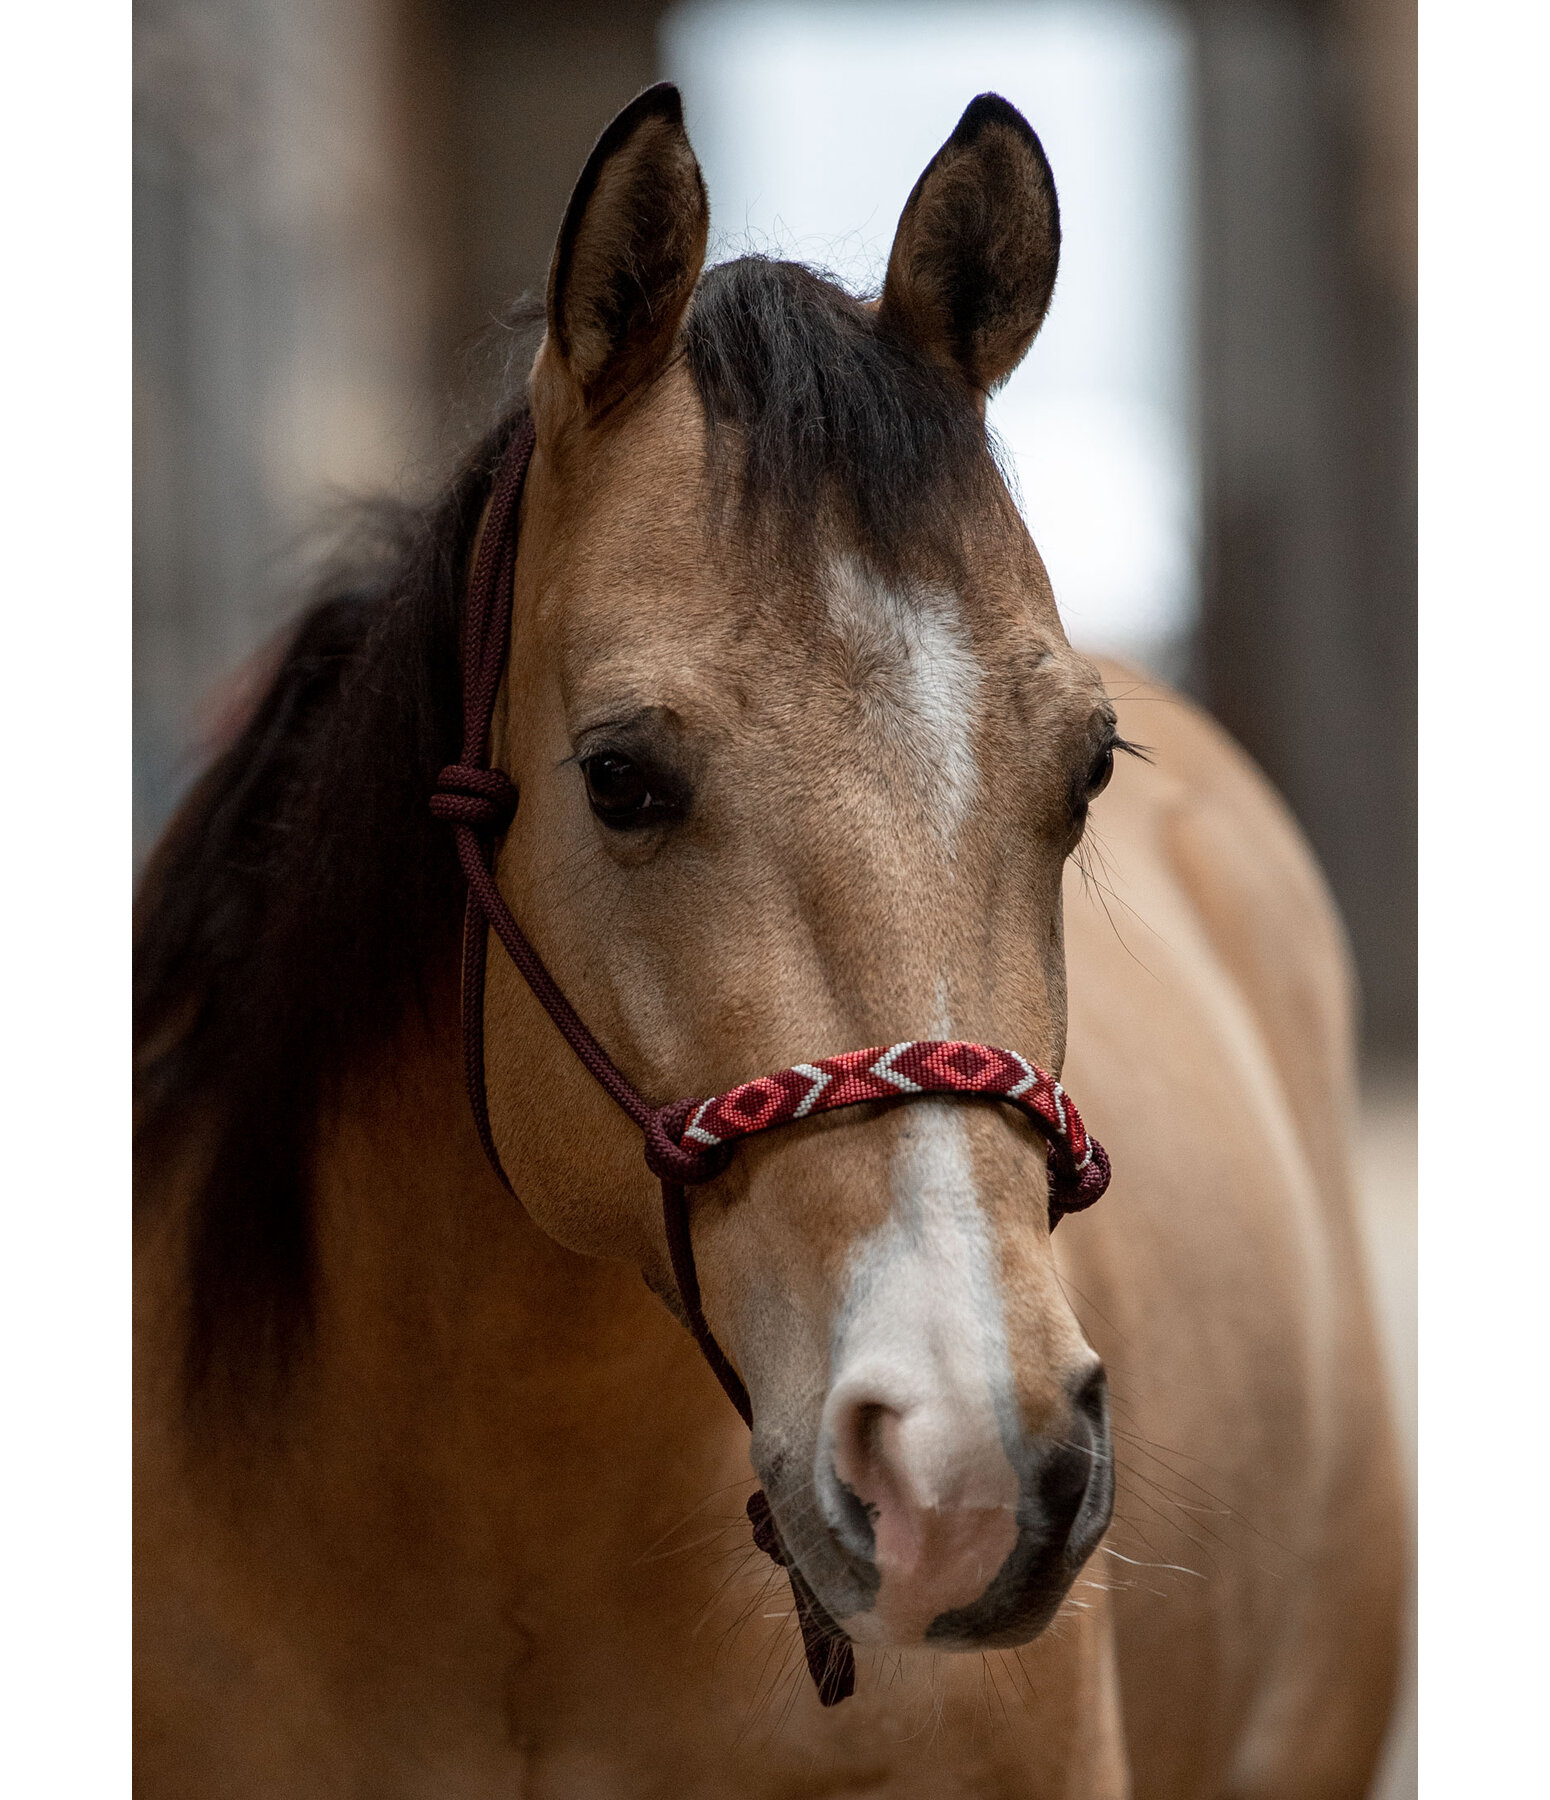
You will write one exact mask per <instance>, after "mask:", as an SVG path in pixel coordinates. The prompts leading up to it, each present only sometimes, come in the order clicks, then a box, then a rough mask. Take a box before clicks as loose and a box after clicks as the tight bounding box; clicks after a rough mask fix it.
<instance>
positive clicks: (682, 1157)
mask: <svg viewBox="0 0 1550 1800" xmlns="http://www.w3.org/2000/svg"><path fill="white" fill-rule="evenodd" d="M699 1104H700V1102H699V1101H698V1100H672V1101H669V1102H668V1104H667V1105H666V1106H658V1107H655V1108H653V1109H652V1111H651V1112H650V1114H649V1115H648V1116H647V1118H646V1122H645V1124H644V1126H643V1127H642V1130H643V1131H644V1132H645V1136H646V1167H647V1168H648V1169H650V1171H651V1172H652V1174H653V1175H655V1176H656V1178H657V1180H658V1181H671V1182H674V1183H676V1184H677V1185H678V1186H679V1187H693V1186H694V1185H695V1183H696V1182H700V1181H711V1180H713V1179H714V1178H715V1177H716V1176H717V1175H719V1174H720V1173H721V1171H722V1170H723V1169H724V1168H726V1166H727V1164H728V1163H729V1162H731V1160H732V1153H733V1151H734V1150H735V1149H736V1148H737V1146H736V1144H730V1143H729V1144H685V1143H684V1142H683V1141H682V1139H683V1129H684V1126H685V1125H686V1124H687V1123H688V1121H689V1114H690V1113H692V1112H693V1111H694V1110H695V1108H696V1107H697V1106H698V1105H699Z"/></svg>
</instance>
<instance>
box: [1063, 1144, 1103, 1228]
mask: <svg viewBox="0 0 1550 1800" xmlns="http://www.w3.org/2000/svg"><path fill="white" fill-rule="evenodd" d="M1087 1142H1088V1156H1087V1161H1086V1162H1085V1163H1084V1164H1083V1165H1082V1167H1081V1168H1080V1169H1075V1170H1072V1169H1070V1168H1069V1167H1065V1168H1063V1167H1062V1166H1061V1165H1062V1158H1061V1156H1060V1154H1059V1153H1058V1152H1057V1151H1056V1150H1055V1149H1054V1148H1053V1146H1052V1147H1051V1149H1050V1154H1049V1173H1050V1197H1049V1204H1050V1224H1051V1225H1053V1224H1054V1222H1055V1220H1056V1219H1057V1218H1059V1217H1062V1216H1064V1214H1066V1213H1074V1212H1084V1211H1085V1210H1086V1209H1087V1208H1088V1207H1089V1206H1091V1205H1092V1203H1093V1202H1094V1201H1095V1200H1101V1199H1102V1198H1103V1195H1104V1191H1105V1190H1106V1189H1107V1187H1108V1185H1109V1177H1110V1175H1111V1173H1112V1171H1111V1170H1110V1168H1109V1153H1108V1151H1107V1150H1105V1149H1104V1147H1103V1145H1102V1144H1100V1143H1099V1142H1098V1140H1097V1138H1089V1139H1088V1140H1087Z"/></svg>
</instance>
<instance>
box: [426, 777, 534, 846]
mask: <svg viewBox="0 0 1550 1800" xmlns="http://www.w3.org/2000/svg"><path fill="white" fill-rule="evenodd" d="M516 812H517V790H516V788H515V786H514V785H513V784H512V781H511V778H510V776H508V775H507V774H506V773H505V772H504V771H503V770H501V769H481V768H478V767H477V766H476V765H474V764H473V763H448V764H447V766H446V768H444V769H443V770H442V771H441V773H440V774H439V775H438V776H437V777H436V790H435V792H434V793H433V794H432V795H431V813H432V815H433V816H434V817H436V818H438V819H445V820H446V821H447V823H448V824H449V825H469V826H472V827H473V829H474V830H475V831H504V830H505V829H506V827H507V826H508V825H509V824H510V823H511V821H512V820H513V819H514V818H515V817H516Z"/></svg>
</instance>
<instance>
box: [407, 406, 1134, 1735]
mask: <svg viewBox="0 0 1550 1800" xmlns="http://www.w3.org/2000/svg"><path fill="white" fill-rule="evenodd" d="M533 442H534V436H533V426H532V422H531V421H530V420H526V419H524V420H523V421H522V422H521V424H519V425H518V427H517V429H516V431H515V433H514V434H513V436H512V440H511V443H510V445H509V446H508V448H507V450H506V454H505V456H504V458H503V459H502V462H501V466H500V470H499V472H498V473H497V475H496V478H495V485H494V488H493V490H492V492H491V495H490V504H489V509H488V511H487V513H486V515H485V520H484V526H483V529H482V532H481V535H480V539H479V549H478V554H477V555H476V557H475V559H474V569H473V575H472V578H471V580H470V583H469V592H468V601H467V608H466V611H465V615H464V621H463V653H462V661H463V670H462V673H463V747H462V756H461V760H460V761H458V762H455V763H450V764H449V765H448V766H447V767H446V768H444V769H443V770H442V771H441V774H440V776H439V777H438V778H437V782H436V789H435V792H434V793H433V794H432V796H431V802H430V806H431V811H432V813H433V814H434V815H435V816H436V817H437V818H438V819H443V820H445V821H446V822H447V823H448V824H449V825H450V826H451V827H452V830H453V834H454V836H455V838H456V840H457V854H458V861H459V862H460V863H461V865H462V868H463V874H464V876H465V878H466V879H467V882H468V905H467V910H466V912H465V914H464V919H463V998H462V1012H463V1071H464V1078H465V1081H466V1084H467V1087H468V1099H469V1104H470V1106H471V1107H472V1108H473V1114H474V1123H475V1125H476V1126H477V1127H478V1131H479V1141H480V1143H481V1144H483V1146H484V1153H485V1155H486V1156H487V1157H488V1158H489V1160H490V1164H491V1166H492V1167H493V1168H494V1170H495V1172H496V1174H497V1175H498V1176H499V1177H500V1178H501V1181H502V1182H503V1183H504V1185H505V1186H506V1189H507V1191H508V1192H511V1191H513V1190H512V1188H511V1183H510V1181H508V1180H507V1178H506V1171H505V1169H504V1168H503V1167H502V1166H501V1159H500V1153H499V1151H497V1149H496V1147H495V1139H494V1137H493V1135H492V1133H491V1131H490V1114H489V1103H488V1100H487V1097H486V1094H485V1081H484V976H485V955H486V928H487V927H488V929H490V930H493V931H494V932H495V935H496V936H497V937H498V938H499V939H500V941H501V944H502V945H503V946H504V948H505V950H506V953H507V955H508V956H510V958H511V960H512V961H513V962H514V963H515V964H516V966H517V970H518V972H519V973H520V974H521V976H522V978H523V980H524V981H526V982H527V984H528V986H529V987H530V988H531V989H532V991H533V993H534V995H535V996H536V997H537V999H538V1002H539V1004H540V1005H541V1006H542V1007H543V1009H544V1011H545V1012H547V1013H548V1015H549V1017H550V1018H551V1019H552V1020H553V1021H554V1024H555V1027H556V1028H557V1029H558V1031H559V1032H560V1034H561V1036H562V1037H563V1038H564V1039H565V1041H566V1042H567V1043H568V1044H569V1045H570V1047H571V1049H572V1050H574V1051H575V1053H576V1055H577V1056H578V1057H579V1058H580V1059H581V1062H582V1064H583V1066H584V1067H585V1068H586V1070H587V1071H588V1073H589V1074H590V1075H591V1076H592V1077H593V1079H594V1080H595V1081H597V1082H598V1083H599V1085H600V1086H601V1087H602V1088H603V1089H604V1091H605V1092H606V1093H607V1094H608V1095H609V1097H610V1098H611V1099H612V1100H614V1101H615V1103H616V1104H617V1105H618V1106H620V1107H621V1108H622V1109H623V1110H624V1111H625V1112H626V1113H627V1114H628V1115H629V1116H630V1118H631V1119H632V1120H634V1122H635V1124H636V1125H637V1126H638V1127H639V1129H640V1131H641V1133H642V1135H643V1137H644V1139H645V1146H644V1147H645V1154H646V1165H647V1167H648V1168H649V1169H650V1170H651V1172H652V1174H653V1175H655V1176H656V1177H657V1179H658V1180H659V1181H660V1182H661V1184H662V1224H663V1230H664V1232H665V1234H666V1237H667V1250H668V1256H669V1258H670V1260H671V1262H672V1268H673V1279H674V1280H675V1282H676V1283H677V1286H678V1295H679V1300H680V1302H681V1304H682V1307H683V1312H684V1317H685V1319H686V1320H687V1321H688V1325H689V1330H690V1332H691V1333H692V1334H693V1336H694V1341H695V1343H696V1344H698V1346H699V1348H700V1352H701V1354H702V1355H703V1356H704V1358H705V1360H706V1362H707V1363H709V1364H710V1367H711V1371H712V1373H713V1374H714V1375H715V1377H716V1379H717V1380H718V1381H719V1382H720V1383H721V1386H722V1389H723V1390H724V1392H725V1393H726V1396H727V1398H728V1399H729V1400H730V1401H731V1402H732V1404H733V1406H734V1407H736V1409H737V1411H738V1414H739V1416H740V1417H741V1418H742V1420H743V1423H744V1424H745V1425H747V1426H748V1427H749V1428H750V1430H751V1429H752V1427H753V1409H752V1406H751V1405H750V1403H749V1398H748V1390H747V1388H746V1387H745V1386H744V1385H743V1380H742V1377H741V1376H740V1375H739V1374H738V1372H737V1370H736V1369H734V1368H733V1367H732V1364H731V1362H730V1361H729V1360H728V1358H727V1356H726V1353H725V1351H723V1350H722V1348H721V1346H720V1344H719V1343H717V1341H716V1337H715V1333H714V1332H712V1330H711V1328H710V1324H709V1321H708V1320H707V1319H706V1317H705V1311H704V1307H703V1306H702V1304H701V1300H700V1282H699V1275H698V1273H697V1271H696V1269H695V1266H694V1244H693V1239H692V1238H691V1236H690V1230H689V1204H688V1194H687V1189H688V1188H689V1187H690V1186H691V1185H693V1184H695V1183H698V1182H703V1181H709V1180H711V1179H712V1178H713V1177H714V1176H716V1175H719V1174H720V1173H721V1172H722V1170H723V1169H725V1168H726V1166H727V1164H728V1163H729V1162H730V1161H731V1159H732V1155H733V1153H734V1151H735V1150H736V1148H737V1145H738V1143H739V1142H740V1141H741V1140H742V1139H743V1138H745V1137H750V1136H752V1135H754V1134H755V1133H757V1132H762V1131H769V1130H772V1129H774V1128H775V1127H776V1126H779V1125H786V1124H790V1123H793V1122H795V1121H797V1120H800V1119H805V1118H810V1117H813V1116H814V1115H816V1114H818V1113H821V1112H829V1111H833V1110H834V1109H836V1108H838V1107H844V1106H857V1105H861V1104H863V1103H865V1102H869V1101H870V1102H874V1103H884V1104H886V1103H892V1102H897V1101H900V1100H906V1099H911V1098H915V1097H917V1096H920V1095H926V1094H953V1095H962V1096H971V1097H979V1098H983V1099H988V1100H997V1101H1002V1102H1005V1103H1007V1104H1010V1105H1013V1106H1016V1107H1017V1108H1019V1109H1020V1110H1021V1111H1022V1113H1023V1114H1024V1116H1025V1117H1026V1118H1028V1119H1029V1121H1030V1122H1031V1123H1032V1124H1033V1125H1034V1126H1035V1128H1036V1129H1037V1130H1038V1131H1039V1132H1040V1133H1041V1134H1042V1135H1043V1136H1044V1138H1045V1140H1046V1144H1047V1160H1048V1168H1049V1222H1050V1226H1051V1228H1052V1229H1053V1227H1054V1226H1055V1225H1056V1224H1057V1223H1058V1222H1059V1220H1060V1218H1061V1217H1062V1215H1063V1214H1065V1213H1067V1212H1076V1211H1079V1210H1080V1209H1081V1208H1082V1207H1086V1206H1091V1205H1092V1203H1093V1201H1095V1200H1096V1199H1098V1197H1099V1196H1100V1195H1101V1194H1102V1193H1103V1191H1104V1189H1105V1188H1106V1187H1107V1186H1108V1182H1109V1159H1108V1157H1107V1156H1106V1155H1105V1154H1104V1150H1103V1146H1102V1145H1101V1144H1100V1143H1099V1142H1098V1141H1097V1139H1096V1138H1092V1137H1089V1136H1088V1134H1087V1131H1086V1129H1085V1127H1084V1126H1083V1124H1082V1120H1081V1115H1080V1114H1079V1113H1078V1112H1077V1110H1076V1108H1075V1107H1074V1106H1073V1105H1072V1104H1071V1101H1070V1099H1069V1097H1068V1096H1067V1095H1066V1093H1065V1091H1064V1089H1063V1088H1062V1087H1061V1086H1060V1083H1059V1082H1058V1081H1056V1080H1055V1079H1054V1078H1053V1076H1050V1075H1047V1074H1046V1073H1045V1072H1044V1071H1043V1070H1042V1069H1039V1068H1037V1067H1036V1066H1035V1065H1034V1064H1032V1063H1030V1062H1028V1061H1027V1060H1026V1059H1025V1058H1023V1057H1021V1056H1019V1055H1017V1053H1016V1052H1015V1051H1011V1050H1000V1049H997V1048H995V1047H994V1046H991V1045H986V1044H968V1043H957V1042H944V1041H931V1042H912V1043H904V1044H892V1045H888V1046H884V1047H879V1048H876V1049H871V1050H851V1051H847V1052H846V1053H845V1054H844V1055H843V1056H834V1057H829V1058H827V1059H825V1060H824V1061H822V1062H818V1063H801V1064H798V1065H796V1066H795V1067H794V1068H790V1069H782V1070H781V1071H779V1073H777V1074H775V1075H766V1076H762V1077H760V1078H759V1079H758V1080H757V1081H750V1082H744V1083H743V1084H742V1085H741V1086H740V1087H736V1088H732V1089H730V1090H729V1091H728V1092H727V1093H725V1094H718V1095H714V1096H712V1098H710V1099H709V1100H673V1101H669V1102H668V1103H667V1104H666V1105H663V1106H654V1105H652V1103H651V1102H650V1101H649V1100H647V1099H646V1098H645V1097H644V1096H643V1095H642V1094H640V1093H639V1092H638V1091H637V1090H636V1089H635V1088H634V1087H633V1086H632V1085H631V1084H630V1082H629V1081H628V1080H626V1078H625V1077H624V1076H623V1075H622V1074H621V1073H620V1072H619V1070H618V1069H617V1068H616V1067H615V1066H614V1064H613V1062H612V1060H611V1059H610V1058H609V1056H608V1053H607V1052H606V1051H605V1050H604V1049H603V1047H602V1045H601V1044H599V1043H598V1041H597V1039H596V1038H595V1037H593V1035H592V1033H591V1032H590V1031H588V1030H587V1027H586V1025H585V1024H584V1023H583V1022H582V1020H581V1017H580V1015H579V1014H578V1013H577V1012H576V1010H575V1008H574V1007H572V1005H571V1003H570V1002H569V1001H568V1000H567V999H566V998H565V995H564V994H563V993H562V992H561V990H560V988H559V985H558V984H557V983H556V981H555V979H554V977H553V976H552V975H551V974H550V973H549V971H548V970H547V969H546V968H545V967H544V965H543V962H542V961H541V960H540V958H539V955H538V952H537V951H536V950H534V948H533V946H532V945H531V944H530V943H529V942H528V940H527V938H526V937H525V936H524V935H523V932H522V928H521V927H520V926H519V925H518V924H517V922H516V920H515V919H514V918H513V917H512V915H511V911H510V909H509V908H508V907H507V905H506V902H505V900H504V899H503V898H502V897H501V892H500V888H499V887H498V885H497V884H496V880H495V873H494V857H495V850H494V840H495V837H496V836H497V834H499V833H500V832H503V831H504V830H505V829H506V827H507V826H508V825H510V823H511V821H512V819H513V818H514V817H515V816H516V810H517V790H516V788H515V786H514V785H513V784H512V782H511V780H510V778H509V777H508V776H507V775H505V774H504V773H503V772H502V771H501V770H499V769H492V768H491V767H490V766H489V762H488V760H487V758H488V749H489V736H490V723H491V720H492V718H493V717H494V713H495V700H496V695H497V694H498V693H499V691H500V681H501V673H502V670H503V669H504V667H505V660H506V650H507V644H508V642H509V639H510V636H511V607H512V598H513V592H512V590H513V583H514V580H515V576H516V563H517V523H518V510H519V507H520V505H521V500H522V488H523V483H524V482H525V481H526V479H527V471H528V465H529V463H530V462H531V461H532V456H533ZM748 1518H749V1523H750V1524H751V1525H752V1527H753V1535H754V1542H755V1543H756V1544H757V1545H758V1547H759V1548H760V1549H761V1550H762V1551H763V1552H764V1553H765V1555H766V1556H768V1557H769V1558H770V1559H771V1560H772V1561H773V1562H775V1563H777V1564H778V1565H779V1566H780V1567H781V1568H783V1569H785V1571H786V1574H787V1577H788V1578H789V1580H790V1582H791V1593H792V1599H793V1601H794V1603H795V1606H796V1612H797V1619H798V1622H799V1623H800V1625H801V1628H802V1647H803V1650H804V1652H805V1654H806V1657H807V1667H808V1672H809V1674H810V1675H811V1676H812V1678H813V1684H814V1686H815V1687H816V1688H817V1690H818V1698H819V1700H820V1701H821V1703H822V1704H823V1705H825V1706H834V1705H837V1704H838V1702H839V1701H841V1700H844V1699H845V1698H847V1697H848V1696H849V1695H850V1694H851V1693H853V1692H854V1690H855V1684H856V1661H855V1652H854V1649H853V1648H852V1645H851V1642H850V1639H849V1638H848V1637H847V1636H846V1635H845V1633H844V1632H843V1631H841V1630H840V1628H839V1626H838V1625H836V1624H835V1622H834V1621H833V1619H831V1618H830V1616H829V1614H828V1613H827V1612H826V1611H825V1610H824V1607H823V1605H822V1603H821V1602H820V1601H819V1599H818V1597H817V1596H816V1595H815V1594H814V1593H813V1591H812V1589H811V1588H810V1587H809V1586H808V1584H807V1579H806V1577H805V1576H804V1575H803V1574H802V1571H801V1570H800V1569H799V1568H798V1567H797V1565H796V1563H795V1562H794V1561H792V1559H791V1558H790V1556H789V1555H788V1554H787V1552H786V1548H785V1546H784V1544H783V1543H782V1542H781V1538H780V1533H779V1531H778V1529H777V1528H776V1524H775V1519H774V1516H773V1514H772V1513H771V1511H770V1503H769V1500H768V1498H767V1497H766V1496H765V1494H764V1491H763V1490H762V1489H760V1490H758V1491H757V1492H755V1493H753V1494H752V1495H750V1496H749V1500H748Z"/></svg>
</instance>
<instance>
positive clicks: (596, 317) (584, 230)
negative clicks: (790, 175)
mask: <svg viewBox="0 0 1550 1800" xmlns="http://www.w3.org/2000/svg"><path fill="white" fill-rule="evenodd" d="M709 227H710V207H709V204H708V202H707V201H706V198H705V183H704V181H703V180H702V179H701V176H700V165H699V164H698V163H697V162H696V161H695V158H694V151H693V150H692V149H691V148H690V147H689V138H688V134H687V133H686V132H685V131H684V121H683V101H682V100H681V99H680V97H679V93H678V89H677V88H676V87H674V86H673V85H672V83H671V82H666V81H663V82H659V83H658V84H657V85H656V86H655V87H649V88H647V89H646V91H645V92H644V93H643V94H637V95H636V97H635V98H634V99H633V100H632V101H631V102H630V103H629V105H628V106H627V107H625V109H624V111H623V112H621V113H620V114H619V116H618V117H617V118H616V119H615V120H614V122H613V123H612V124H611V125H610V126H609V127H608V128H607V130H606V131H604V133H603V135H602V136H601V137H600V138H599V139H598V140H597V143H596V145H595V146H594V148H593V151H592V154H591V155H590V156H589V157H588V158H587V164H586V167H585V168H584V169H583V170H582V171H581V178H580V179H579V180H578V181H577V183H576V188H575V192H574V193H572V195H571V197H570V205H569V206H568V207H566V209H565V222H564V224H562V225H561V227H560V236H559V241H558V242H557V243H556V244H555V247H554V260H553V262H552V263H551V264H550V266H549V295H548V318H547V323H548V331H547V334H546V336H545V339H544V343H543V347H542V349H541V350H540V352H539V357H538V364H537V367H536V369H535V377H536V379H535V390H543V389H545V388H547V386H548V382H549V378H550V377H551V376H558V377H559V378H560V379H561V380H562V381H563V382H564V384H565V385H566V386H567V387H568V388H569V389H570V393H571V397H572V399H573V400H574V401H579V403H580V405H581V407H582V409H583V410H584V411H585V412H586V413H587V414H589V415H595V414H597V413H600V412H602V411H604V410H605V409H606V408H607V407H609V406H612V405H613V404H614V403H615V402H616V401H618V400H620V399H622V398H623V396H624V395H625V394H627V393H628V392H629V391H630V389H631V388H633V387H635V386H636V385H637V384H638V383H640V382H642V381H644V380H647V379H648V378H649V377H650V376H652V375H654V374H655V373H656V371H657V370H658V369H659V368H660V367H661V365H662V364H663V363H664V362H665V361H666V359H667V356H668V354H669V352H670V351H671V349H672V345H673V340H674V337H675V335H676V333H677V331H678V326H679V323H680V322H681V320H682V318H683V315H684V311H685V308H686V307H687V306H688V304H689V297H690V295H691V294H692V293H693V292H694V284H695V282H696V281H697V280H698V279H699V273H700V268H701V265H702V264H703V263H704V261H705V239H706V234H707V232H708V230H709ZM534 398H535V402H539V403H540V404H541V393H540V391H535V395H534Z"/></svg>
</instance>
